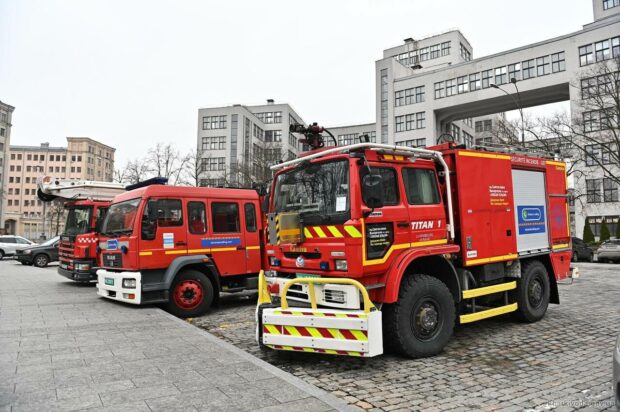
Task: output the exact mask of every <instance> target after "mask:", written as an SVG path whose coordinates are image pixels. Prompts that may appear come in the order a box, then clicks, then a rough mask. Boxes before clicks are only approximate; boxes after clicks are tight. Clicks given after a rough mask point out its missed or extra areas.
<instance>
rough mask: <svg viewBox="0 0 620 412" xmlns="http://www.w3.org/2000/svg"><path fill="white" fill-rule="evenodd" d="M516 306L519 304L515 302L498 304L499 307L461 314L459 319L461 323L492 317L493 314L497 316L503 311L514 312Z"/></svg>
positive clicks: (503, 312)
mask: <svg viewBox="0 0 620 412" xmlns="http://www.w3.org/2000/svg"><path fill="white" fill-rule="evenodd" d="M518 307H519V306H518V305H517V304H516V303H512V304H510V305H506V306H500V307H499V308H493V309H487V310H483V311H481V312H476V313H469V314H467V315H461V317H460V320H461V323H470V322H476V321H479V320H482V319H487V318H492V317H493V316H499V315H503V314H505V313H510V312H514V311H515V310H517V309H518Z"/></svg>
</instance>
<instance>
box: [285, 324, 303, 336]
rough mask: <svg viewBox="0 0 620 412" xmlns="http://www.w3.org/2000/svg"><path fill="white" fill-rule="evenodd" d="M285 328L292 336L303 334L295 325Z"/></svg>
mask: <svg viewBox="0 0 620 412" xmlns="http://www.w3.org/2000/svg"><path fill="white" fill-rule="evenodd" d="M284 328H285V329H286V330H287V331H288V333H289V335H291V336H301V333H299V331H298V330H297V328H296V327H295V326H285V327H284Z"/></svg>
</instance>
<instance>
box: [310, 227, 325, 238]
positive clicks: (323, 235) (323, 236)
mask: <svg viewBox="0 0 620 412" xmlns="http://www.w3.org/2000/svg"><path fill="white" fill-rule="evenodd" d="M312 228H313V229H314V231H315V232H316V234H317V235H319V237H321V238H325V237H327V235H326V234H325V232H323V229H321V228H320V227H319V226H312Z"/></svg>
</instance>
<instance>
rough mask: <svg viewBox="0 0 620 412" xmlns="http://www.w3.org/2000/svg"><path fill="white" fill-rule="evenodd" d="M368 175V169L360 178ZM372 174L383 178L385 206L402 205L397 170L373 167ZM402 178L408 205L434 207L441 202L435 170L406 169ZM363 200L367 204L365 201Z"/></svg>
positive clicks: (362, 172)
mask: <svg viewBox="0 0 620 412" xmlns="http://www.w3.org/2000/svg"><path fill="white" fill-rule="evenodd" d="M367 173H368V171H367V168H364V169H362V170H360V178H363V177H364V175H365V174H367ZM372 173H373V174H378V175H380V176H381V180H382V183H383V184H382V187H383V190H384V193H385V200H384V205H385V206H394V205H398V204H399V203H400V190H399V189H398V178H397V174H396V170H395V169H393V168H391V167H373V168H372ZM402 178H403V183H404V186H405V195H406V198H407V203H409V204H410V205H433V204H438V203H439V202H440V201H441V198H440V197H439V190H438V188H437V179H436V178H435V172H434V171H433V170H431V169H413V168H409V167H406V168H403V169H402ZM362 200H363V201H364V203H366V200H365V199H362Z"/></svg>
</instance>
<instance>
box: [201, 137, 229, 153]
mask: <svg viewBox="0 0 620 412" xmlns="http://www.w3.org/2000/svg"><path fill="white" fill-rule="evenodd" d="M224 149H226V136H214V137H203V138H202V150H224Z"/></svg>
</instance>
